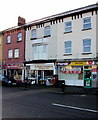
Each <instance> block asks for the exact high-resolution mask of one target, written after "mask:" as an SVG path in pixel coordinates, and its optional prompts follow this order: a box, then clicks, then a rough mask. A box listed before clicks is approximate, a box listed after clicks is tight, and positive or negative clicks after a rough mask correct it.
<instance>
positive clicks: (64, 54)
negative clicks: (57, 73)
mask: <svg viewBox="0 0 98 120" xmlns="http://www.w3.org/2000/svg"><path fill="white" fill-rule="evenodd" d="M69 55H72V53H69V54H66V53H65V54H64V55H63V56H69Z"/></svg>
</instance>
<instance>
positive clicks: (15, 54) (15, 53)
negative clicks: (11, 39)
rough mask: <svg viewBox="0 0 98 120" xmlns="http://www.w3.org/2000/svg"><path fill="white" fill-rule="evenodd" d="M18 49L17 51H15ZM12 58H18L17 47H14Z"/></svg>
mask: <svg viewBox="0 0 98 120" xmlns="http://www.w3.org/2000/svg"><path fill="white" fill-rule="evenodd" d="M16 50H18V51H16ZM14 58H19V48H15V49H14Z"/></svg>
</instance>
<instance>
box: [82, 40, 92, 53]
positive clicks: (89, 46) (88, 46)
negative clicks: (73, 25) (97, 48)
mask: <svg viewBox="0 0 98 120" xmlns="http://www.w3.org/2000/svg"><path fill="white" fill-rule="evenodd" d="M86 40H90V45H85V46H84V41H86ZM85 48H90V51H87V52H86V51H85ZM83 53H91V38H85V39H83Z"/></svg>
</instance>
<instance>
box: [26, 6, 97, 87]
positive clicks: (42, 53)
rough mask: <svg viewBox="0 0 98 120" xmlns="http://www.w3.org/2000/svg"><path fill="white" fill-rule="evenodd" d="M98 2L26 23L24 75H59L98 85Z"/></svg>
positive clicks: (40, 77) (68, 82)
mask: <svg viewBox="0 0 98 120" xmlns="http://www.w3.org/2000/svg"><path fill="white" fill-rule="evenodd" d="M97 19H98V4H94V5H90V6H86V7H83V8H80V9H76V10H72V11H68V12H64V13H61V14H57V15H53V16H49V17H47V18H43V19H40V20H37V21H33V22H31V23H28V24H26V26H25V28H26V43H25V47H26V49H25V51H26V54H25V65H26V73H25V75H26V76H27V77H28V76H30V77H31V78H32V77H33V76H35V77H36V79H37V82H36V83H39V81H40V80H45V78H47V77H48V76H52V75H55V74H56V75H58V80H64V81H65V84H66V85H72V86H84V87H97V86H98V47H97V44H98V40H97V38H98V35H97V29H98V25H97Z"/></svg>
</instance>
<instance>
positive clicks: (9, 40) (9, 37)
mask: <svg viewBox="0 0 98 120" xmlns="http://www.w3.org/2000/svg"><path fill="white" fill-rule="evenodd" d="M7 43H11V36H10V35H8V36H7Z"/></svg>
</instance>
